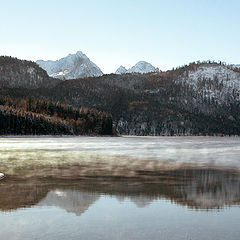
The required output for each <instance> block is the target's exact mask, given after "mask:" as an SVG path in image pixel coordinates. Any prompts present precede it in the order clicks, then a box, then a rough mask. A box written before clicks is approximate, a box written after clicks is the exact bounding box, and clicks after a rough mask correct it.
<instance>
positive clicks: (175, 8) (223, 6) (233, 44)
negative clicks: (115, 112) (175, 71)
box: [0, 0, 240, 73]
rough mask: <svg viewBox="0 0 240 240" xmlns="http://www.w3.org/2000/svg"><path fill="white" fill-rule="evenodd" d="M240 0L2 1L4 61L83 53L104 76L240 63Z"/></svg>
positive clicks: (0, 32)
mask: <svg viewBox="0 0 240 240" xmlns="http://www.w3.org/2000/svg"><path fill="white" fill-rule="evenodd" d="M239 11H240V1H239V0H41V1H35V0H21V1H20V0H7V1H6V0H0V55H7V56H13V57H17V58H20V59H26V60H32V61H36V60H38V59H43V60H57V59H59V58H61V57H64V56H67V55H68V54H69V53H75V52H77V51H82V52H83V53H85V54H86V55H87V56H88V57H89V58H90V60H92V61H93V62H94V63H96V64H97V65H98V66H99V67H100V68H101V69H102V71H103V72H104V73H111V72H115V71H116V69H117V68H118V67H119V66H120V65H123V66H125V67H127V68H129V67H131V66H133V65H135V64H136V63H137V62H138V61H147V62H150V63H151V64H152V65H154V66H155V67H159V69H161V70H168V69H172V68H173V67H177V66H181V65H184V64H188V63H189V62H193V61H197V60H221V61H224V62H227V63H234V64H239V63H240V48H239V45H240V14H239Z"/></svg>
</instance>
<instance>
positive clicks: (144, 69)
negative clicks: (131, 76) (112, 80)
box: [115, 61, 159, 74]
mask: <svg viewBox="0 0 240 240" xmlns="http://www.w3.org/2000/svg"><path fill="white" fill-rule="evenodd" d="M150 72H159V69H158V68H156V67H154V66H153V65H152V64H151V63H148V62H145V61H139V62H138V63H136V64H135V65H134V66H133V67H131V68H129V69H126V68H125V67H123V66H120V67H119V68H118V69H117V71H116V72H115V73H116V74H125V73H141V74H144V73H150Z"/></svg>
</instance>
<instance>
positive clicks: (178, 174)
mask: <svg viewBox="0 0 240 240" xmlns="http://www.w3.org/2000/svg"><path fill="white" fill-rule="evenodd" d="M239 156H240V138H237V137H236V138H234V137H15V138H14V137H8V138H0V172H4V173H5V174H6V177H5V178H4V179H3V180H0V194H1V197H0V225H1V226H2V227H1V229H0V234H1V236H2V237H3V239H34V238H35V239H49V240H50V239H59V238H61V239H199V240H200V239H218V240H219V239H230V240H237V239H238V236H239V235H240V231H239V227H238V224H237V223H238V222H239V220H240V219H239V216H240V208H239V204H240V171H239V170H240V163H239V162H240V161H239V160H240V159H239ZM43 229H45V230H44V231H43Z"/></svg>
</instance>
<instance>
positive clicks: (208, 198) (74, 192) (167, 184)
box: [0, 169, 240, 216]
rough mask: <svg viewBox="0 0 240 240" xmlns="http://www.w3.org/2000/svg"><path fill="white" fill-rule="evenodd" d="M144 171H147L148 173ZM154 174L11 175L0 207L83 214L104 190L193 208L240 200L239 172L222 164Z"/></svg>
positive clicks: (1, 189) (140, 202) (140, 203)
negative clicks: (49, 208)
mask: <svg viewBox="0 0 240 240" xmlns="http://www.w3.org/2000/svg"><path fill="white" fill-rule="evenodd" d="M144 174H145V175H146V174H147V173H144ZM151 174H152V175H154V176H153V177H152V178H148V179H147V180H144V179H134V178H133V179H124V178H114V177H105V178H100V179H94V178H90V179H82V180H73V179H56V178H49V179H46V178H44V179H41V178H29V179H26V180H22V179H18V178H16V177H15V178H14V177H9V178H6V179H4V180H2V181H0V193H1V197H0V210H1V211H12V210H15V209H18V208H22V207H31V206H34V205H38V206H57V207H60V208H62V209H65V210H66V211H67V212H71V213H75V214H76V215H77V216H80V215H81V214H82V213H84V212H85V211H86V210H87V209H88V208H89V206H91V205H92V204H94V203H95V202H96V201H97V200H98V199H99V198H100V196H101V195H103V194H105V195H111V196H115V197H116V198H117V199H118V200H119V201H124V200H125V199H129V200H130V201H132V202H134V203H135V204H136V206H137V207H145V206H147V205H149V204H150V203H151V202H152V201H154V200H158V199H160V198H164V199H168V200H171V201H172V202H173V203H176V204H180V205H186V206H188V207H189V208H192V209H219V208H224V207H226V206H232V205H238V204H239V203H240V174H239V173H238V172H233V171H230V170H220V169H185V170H184V169H180V170H174V171H162V172H156V173H155V174H153V173H151Z"/></svg>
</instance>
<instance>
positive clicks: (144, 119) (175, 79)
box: [0, 61, 240, 136]
mask: <svg viewBox="0 0 240 240" xmlns="http://www.w3.org/2000/svg"><path fill="white" fill-rule="evenodd" d="M106 89H107V91H106ZM0 94H1V95H2V96H13V97H26V96H33V97H36V98H40V99H48V100H51V101H54V102H57V101H60V102H64V103H67V104H69V105H72V106H74V107H79V106H84V107H88V108H96V109H98V110H100V111H104V112H107V113H109V114H111V115H112V119H113V126H114V129H116V132H117V133H119V134H127V135H184V136H185V135H240V116H239V112H240V69H238V68H234V67H233V66H231V65H225V64H223V63H216V62H209V61H207V62H194V63H190V64H189V65H185V66H182V67H179V68H176V69H174V70H170V71H166V72H154V73H151V72H150V73H148V74H140V73H135V74H118V75H116V74H109V75H103V76H100V77H92V78H85V79H72V80H67V81H60V82H59V83H58V84H56V85H55V86H54V87H52V88H51V89H47V88H46V89H21V90H19V89H17V88H14V89H9V88H1V89H0Z"/></svg>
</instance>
